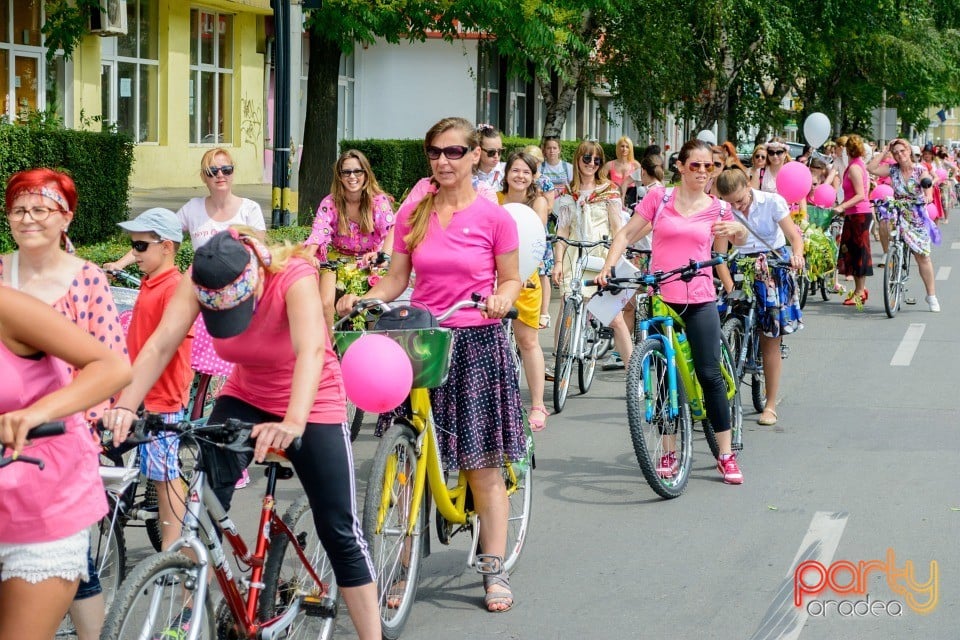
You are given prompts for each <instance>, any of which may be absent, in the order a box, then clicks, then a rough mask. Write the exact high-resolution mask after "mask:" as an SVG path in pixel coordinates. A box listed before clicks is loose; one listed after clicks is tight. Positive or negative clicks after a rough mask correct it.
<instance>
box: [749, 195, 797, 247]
mask: <svg viewBox="0 0 960 640" xmlns="http://www.w3.org/2000/svg"><path fill="white" fill-rule="evenodd" d="M750 191H751V192H752V194H753V203H752V204H751V205H750V211H749V212H747V213H746V216H745V217H746V219H747V222H749V223H750V227H751V228H752V229H753V231H756V232H757V233H758V234H760V237H761V238H763V239H764V240H765V241H766V242H767V244H769V245H770V246H771V247H774V248H775V249H779V248H780V247H782V246H783V245H785V244H787V238H786V236H784V235H783V229H781V228H780V221H781V220H783V219H784V218H786V217H788V216H789V215H790V207H788V206H787V201H786V200H784V199H783V196H781V195H780V194H778V193H768V192H766V191H758V190H756V189H751V190H750ZM739 249H740V253H742V254H749V253H762V252H765V251H769V250H770V249H769V247H767V245H766V244H763V243H762V242H761V241H760V240H758V239H757V236H755V235H753V233H750V234H748V236H747V242H746V243H745V244H744V245H743V246H741V247H739Z"/></svg>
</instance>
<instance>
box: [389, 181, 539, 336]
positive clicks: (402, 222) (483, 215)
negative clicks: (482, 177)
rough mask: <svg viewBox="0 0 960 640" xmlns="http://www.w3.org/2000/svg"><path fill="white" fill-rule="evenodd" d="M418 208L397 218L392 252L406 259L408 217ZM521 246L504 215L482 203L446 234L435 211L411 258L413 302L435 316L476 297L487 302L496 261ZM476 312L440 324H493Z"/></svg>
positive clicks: (460, 214)
mask: <svg viewBox="0 0 960 640" xmlns="http://www.w3.org/2000/svg"><path fill="white" fill-rule="evenodd" d="M414 209H416V204H414V203H411V204H404V205H403V206H402V207H400V211H399V212H397V228H396V230H395V231H394V240H393V250H394V251H395V252H396V253H407V254H409V251H407V243H406V241H405V240H404V238H405V237H406V235H407V234H408V233H410V225H409V218H410V214H411V213H413V211H414ZM519 244H520V241H519V239H518V236H517V225H516V223H515V222H514V221H513V218H512V217H510V214H509V213H507V211H506V209H504V208H503V207H501V206H500V205H498V204H494V203H492V202H490V201H488V200H486V199H484V198H482V197H479V196H478V197H476V198H474V200H473V202H472V203H471V204H470V205H469V206H468V207H467V208H466V209H463V210H461V211H456V212H454V214H453V218H452V219H451V220H450V224H448V225H447V228H446V229H443V228H441V227H440V222H439V220H438V219H437V214H436V211H434V212H431V214H430V225H429V227H428V228H427V235H426V236H425V237H424V239H423V242H421V243H420V245H419V246H417V248H416V250H415V251H414V252H413V255H412V256H411V263H412V264H413V270H414V271H416V273H417V284H416V286H415V287H414V289H413V297H412V298H411V302H412V303H413V304H414V305H419V306H422V307H426V308H427V309H429V310H430V312H431V313H433V314H435V315H439V314H441V313H443V312H444V311H446V310H447V309H449V308H450V307H452V306H453V305H454V303H456V302H459V301H460V300H469V299H470V296H471V295H472V294H473V293H474V292H476V293H479V294H480V295H481V296H483V297H484V298H486V297H487V296H488V295H490V294H491V293H493V287H494V283H495V282H496V279H497V264H496V256H499V255H501V254H504V253H510V252H511V251H515V250H516V249H517V247H518V246H519ZM498 322H500V320H496V319H486V318H483V316H481V314H480V311H478V310H477V309H461V310H460V311H458V312H457V313H455V314H454V315H453V316H452V317H451V318H449V319H448V320H446V321H445V322H444V323H443V326H445V327H476V326H481V325H490V324H497V323H498Z"/></svg>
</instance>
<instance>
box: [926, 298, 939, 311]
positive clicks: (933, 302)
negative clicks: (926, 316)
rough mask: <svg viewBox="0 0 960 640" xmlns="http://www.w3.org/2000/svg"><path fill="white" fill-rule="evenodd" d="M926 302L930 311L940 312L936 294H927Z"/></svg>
mask: <svg viewBox="0 0 960 640" xmlns="http://www.w3.org/2000/svg"><path fill="white" fill-rule="evenodd" d="M927 304H928V305H930V311H932V312H934V313H940V301H939V300H937V296H927Z"/></svg>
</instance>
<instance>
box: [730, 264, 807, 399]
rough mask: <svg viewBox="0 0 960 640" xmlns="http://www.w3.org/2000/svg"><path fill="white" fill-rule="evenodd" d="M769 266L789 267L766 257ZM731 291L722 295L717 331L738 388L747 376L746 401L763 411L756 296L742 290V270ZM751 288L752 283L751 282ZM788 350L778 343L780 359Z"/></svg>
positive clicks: (764, 393)
mask: <svg viewBox="0 0 960 640" xmlns="http://www.w3.org/2000/svg"><path fill="white" fill-rule="evenodd" d="M767 264H768V265H769V266H770V267H785V268H790V261H789V260H780V259H776V258H771V257H768V258H767ZM733 281H734V284H735V287H736V288H735V289H734V290H733V291H732V292H730V293H729V294H724V299H725V301H726V303H727V306H728V308H729V312H728V314H727V316H726V318H725V319H724V321H723V323H722V324H721V326H720V332H721V333H722V335H723V339H724V340H726V342H727V346H728V347H729V348H730V351H731V353H732V354H733V355H734V369H735V370H736V375H737V383H738V386H742V384H743V380H744V377H745V376H750V398H751V401H752V402H753V408H754V409H755V410H756V411H757V412H763V410H764V408H765V407H766V403H767V387H766V384H767V383H766V378H765V377H764V373H763V351H762V349H761V348H760V337H761V335H762V332H761V330H760V322H759V318H758V314H759V313H761V311H760V310H759V309H758V306H757V296H756V294H754V293H753V291H752V290H751V291H747V290H746V289H745V288H744V281H745V277H744V274H743V272H742V270H738V272H737V273H735V274H734V275H733ZM751 286H752V283H751ZM789 354H790V350H789V348H788V347H786V345H783V344H782V343H781V347H780V357H781V359H786V358H787V356H788V355H789Z"/></svg>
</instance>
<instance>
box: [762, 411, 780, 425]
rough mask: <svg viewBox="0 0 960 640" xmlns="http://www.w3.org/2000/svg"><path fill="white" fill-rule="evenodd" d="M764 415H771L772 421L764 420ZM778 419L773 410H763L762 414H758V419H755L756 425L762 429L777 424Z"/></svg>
mask: <svg viewBox="0 0 960 640" xmlns="http://www.w3.org/2000/svg"><path fill="white" fill-rule="evenodd" d="M765 413H772V414H773V420H768V419H765V418H764V417H763V415H764V414H765ZM778 417H779V416H778V415H777V412H776V411H774V410H773V409H764V410H763V411H762V412H760V417H759V418H757V424H759V425H761V426H763V427H772V426H773V425H775V424H777V418H778Z"/></svg>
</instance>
